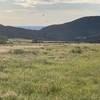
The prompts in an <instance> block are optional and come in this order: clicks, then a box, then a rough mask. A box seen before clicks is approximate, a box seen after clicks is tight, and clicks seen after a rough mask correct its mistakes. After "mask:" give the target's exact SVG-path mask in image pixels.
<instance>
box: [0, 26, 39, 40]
mask: <svg viewBox="0 0 100 100" xmlns="http://www.w3.org/2000/svg"><path fill="white" fill-rule="evenodd" d="M36 33H37V31H36V30H34V31H32V30H28V29H24V28H17V27H11V26H3V25H0V35H3V36H7V37H8V38H27V39H32V38H33V37H37V34H36Z"/></svg>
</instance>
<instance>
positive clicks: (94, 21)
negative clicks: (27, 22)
mask: <svg viewBox="0 0 100 100" xmlns="http://www.w3.org/2000/svg"><path fill="white" fill-rule="evenodd" d="M0 35H4V36H7V37H8V38H26V39H33V40H36V39H38V40H43V41H68V42H73V41H74V42H78V41H79V42H100V16H90V17H83V18H80V19H77V20H74V21H72V22H69V23H64V24H59V25H51V26H48V27H45V28H43V29H41V30H28V29H24V28H16V27H11V26H3V25H0Z"/></svg>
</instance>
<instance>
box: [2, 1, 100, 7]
mask: <svg viewBox="0 0 100 100" xmlns="http://www.w3.org/2000/svg"><path fill="white" fill-rule="evenodd" d="M0 1H1V2H6V1H8V0H0ZM11 3H13V4H15V5H20V6H23V7H34V6H36V5H39V4H57V3H90V4H91V3H92V4H100V0H11Z"/></svg>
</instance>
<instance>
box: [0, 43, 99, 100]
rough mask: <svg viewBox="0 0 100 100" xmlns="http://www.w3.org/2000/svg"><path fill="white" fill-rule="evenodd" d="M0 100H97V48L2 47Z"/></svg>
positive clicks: (86, 46)
mask: <svg viewBox="0 0 100 100" xmlns="http://www.w3.org/2000/svg"><path fill="white" fill-rule="evenodd" d="M0 100H100V45H99V44H67V43H65V44H63V43H60V44H59V43H55V44H54V43H51V44H49V43H44V44H39V43H38V44H31V43H27V44H11V45H10V44H9V45H5V46H4V45H3V46H2V45H1V46H0Z"/></svg>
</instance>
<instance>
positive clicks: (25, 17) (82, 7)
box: [0, 0, 100, 25]
mask: <svg viewBox="0 0 100 100" xmlns="http://www.w3.org/2000/svg"><path fill="white" fill-rule="evenodd" d="M99 15H100V0H0V24H4V25H50V24H59V23H65V22H69V21H71V20H74V19H77V18H79V17H83V16H99Z"/></svg>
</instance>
